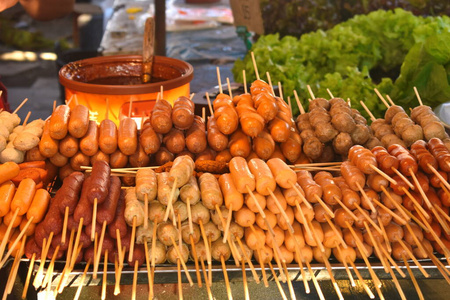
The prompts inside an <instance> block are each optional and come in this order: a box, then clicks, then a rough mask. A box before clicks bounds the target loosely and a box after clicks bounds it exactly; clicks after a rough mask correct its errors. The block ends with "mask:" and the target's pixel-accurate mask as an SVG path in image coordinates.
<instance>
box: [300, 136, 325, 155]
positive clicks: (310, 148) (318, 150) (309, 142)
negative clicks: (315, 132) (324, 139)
mask: <svg viewBox="0 0 450 300" xmlns="http://www.w3.org/2000/svg"><path fill="white" fill-rule="evenodd" d="M303 141H304V143H303V153H305V155H306V156H307V157H309V158H311V159H318V158H319V157H320V156H321V155H322V151H323V147H324V144H323V143H321V142H320V141H319V139H318V138H316V137H315V136H313V137H310V138H308V139H306V140H305V139H303Z"/></svg>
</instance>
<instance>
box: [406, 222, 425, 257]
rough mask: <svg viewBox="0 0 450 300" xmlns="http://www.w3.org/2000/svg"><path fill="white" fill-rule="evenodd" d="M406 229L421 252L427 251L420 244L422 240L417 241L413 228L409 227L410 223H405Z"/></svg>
mask: <svg viewBox="0 0 450 300" xmlns="http://www.w3.org/2000/svg"><path fill="white" fill-rule="evenodd" d="M405 227H406V229H407V230H408V231H409V233H410V234H411V236H412V238H413V240H414V242H415V243H416V246H417V247H418V248H419V249H420V251H422V253H427V252H426V251H425V247H424V246H423V245H422V242H421V241H419V239H418V238H417V236H416V235H415V234H413V233H414V231H413V229H412V228H411V225H409V223H406V224H405Z"/></svg>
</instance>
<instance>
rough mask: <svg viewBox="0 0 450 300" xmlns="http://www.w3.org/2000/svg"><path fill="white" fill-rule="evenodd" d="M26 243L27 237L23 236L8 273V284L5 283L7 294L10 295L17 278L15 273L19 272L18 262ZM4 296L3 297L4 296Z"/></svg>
mask: <svg viewBox="0 0 450 300" xmlns="http://www.w3.org/2000/svg"><path fill="white" fill-rule="evenodd" d="M26 241H27V236H24V237H23V239H22V244H21V245H20V249H19V251H18V252H17V254H16V257H15V258H14V262H15V264H14V267H13V268H12V269H11V272H10V274H9V275H10V276H9V278H8V282H7V285H6V286H7V293H8V294H11V292H12V289H13V287H14V282H15V281H16V277H17V273H18V272H19V265H20V260H21V258H22V256H23V254H24V252H25V243H26ZM4 296H5V295H4Z"/></svg>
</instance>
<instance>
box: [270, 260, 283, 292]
mask: <svg viewBox="0 0 450 300" xmlns="http://www.w3.org/2000/svg"><path fill="white" fill-rule="evenodd" d="M269 268H270V271H272V276H273V279H274V280H275V283H276V284H277V287H278V291H279V292H280V295H281V297H282V298H283V299H284V300H287V297H286V294H285V292H284V290H283V287H282V286H281V284H280V281H279V280H278V276H277V274H276V273H275V270H274V269H273V266H272V263H271V262H270V261H269Z"/></svg>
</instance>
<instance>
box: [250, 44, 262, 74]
mask: <svg viewBox="0 0 450 300" xmlns="http://www.w3.org/2000/svg"><path fill="white" fill-rule="evenodd" d="M250 54H251V56H252V62H253V68H254V69H255V75H256V79H257V80H260V78H259V72H258V65H257V64H256V59H255V54H253V51H252V52H250Z"/></svg>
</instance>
